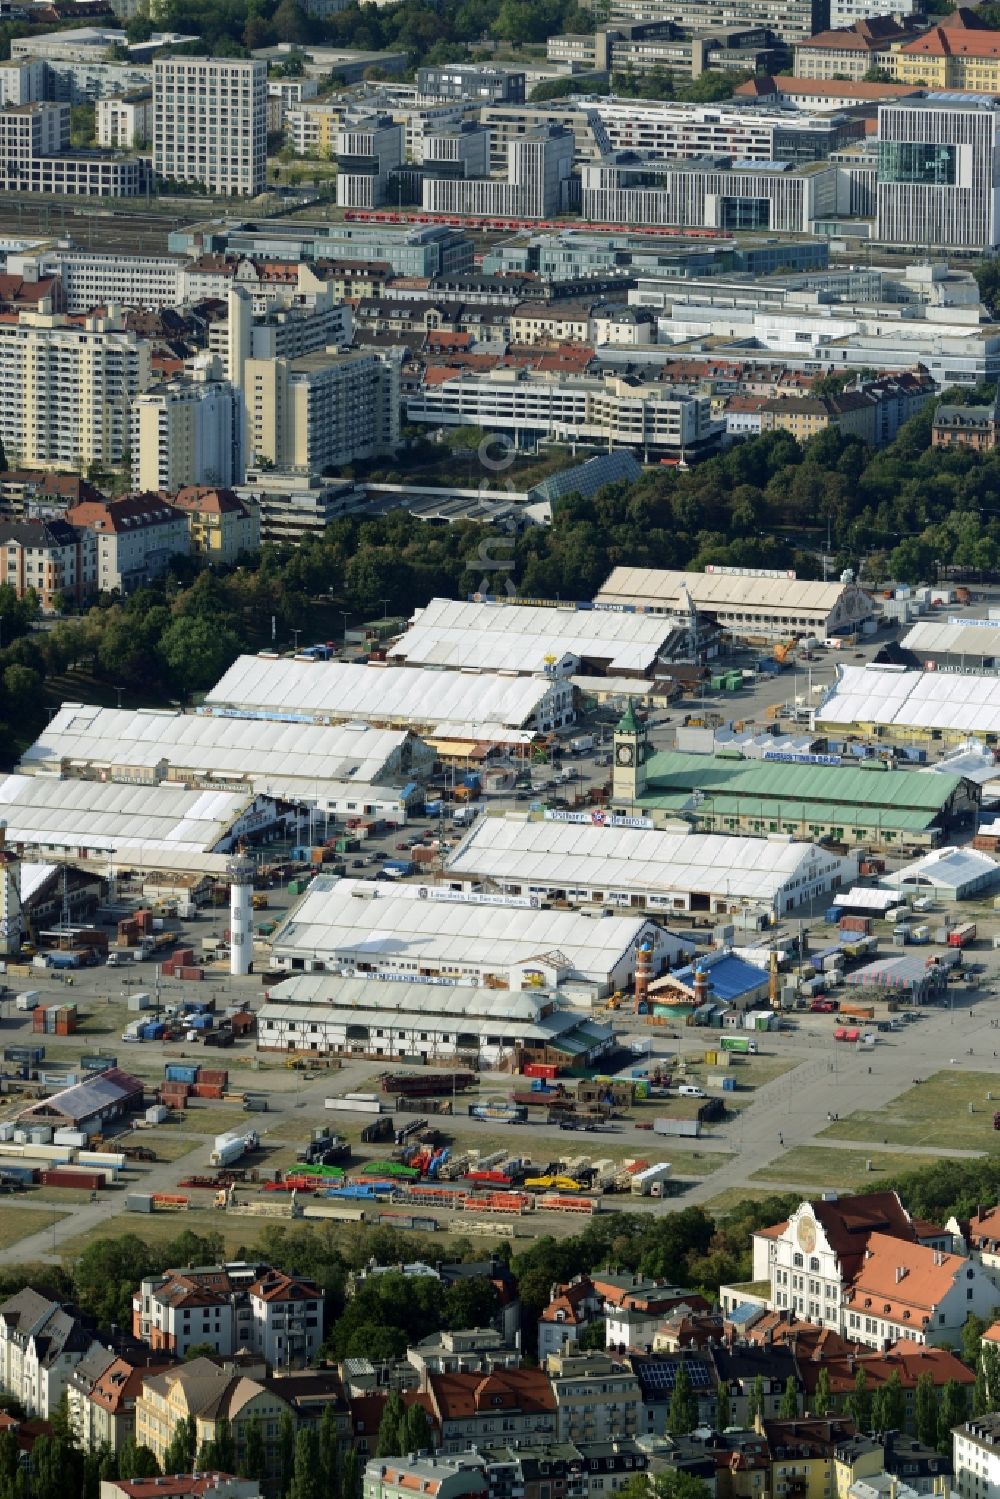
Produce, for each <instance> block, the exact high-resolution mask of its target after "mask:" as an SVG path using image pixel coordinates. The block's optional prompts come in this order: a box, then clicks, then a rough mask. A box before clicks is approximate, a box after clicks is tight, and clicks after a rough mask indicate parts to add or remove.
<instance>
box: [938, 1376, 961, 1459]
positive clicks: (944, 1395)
mask: <svg viewBox="0 0 1000 1499" xmlns="http://www.w3.org/2000/svg"><path fill="white" fill-rule="evenodd" d="M968 1414H969V1399H968V1396H967V1395H966V1392H965V1387H964V1386H963V1385H960V1384H959V1382H958V1380H957V1379H949V1380H948V1383H947V1384H946V1385H945V1387H944V1389H943V1390H942V1391H941V1405H940V1408H939V1410H938V1437H937V1447H938V1451H939V1452H941V1453H943V1454H944V1455H945V1456H947V1455H948V1454H949V1453H950V1452H951V1448H952V1441H951V1433H952V1430H953V1429H954V1427H956V1426H961V1424H962V1422H963V1421H965V1420H966V1419H967V1418H968Z"/></svg>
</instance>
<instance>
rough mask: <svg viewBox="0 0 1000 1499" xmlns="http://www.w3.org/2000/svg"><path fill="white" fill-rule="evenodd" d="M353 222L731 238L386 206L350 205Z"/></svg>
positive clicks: (656, 227)
mask: <svg viewBox="0 0 1000 1499" xmlns="http://www.w3.org/2000/svg"><path fill="white" fill-rule="evenodd" d="M344 218H345V220H346V221H347V223H349V224H445V225H446V226H447V227H448V228H449V229H489V230H496V229H504V230H511V229H513V230H518V229H531V230H538V229H582V230H584V231H592V232H594V233H597V234H649V235H660V236H663V237H664V238H674V239H723V240H725V239H731V238H732V236H731V235H730V234H727V233H725V232H724V231H723V230H721V229H679V228H677V227H675V226H673V225H669V226H668V225H666V224H593V223H590V222H588V221H587V220H580V219H491V218H479V217H478V216H477V215H474V214H454V213H423V212H420V213H416V212H414V213H402V212H399V211H398V210H397V211H396V212H390V211H389V210H388V209H385V208H349V209H348V210H347V211H346V212H345V214H344Z"/></svg>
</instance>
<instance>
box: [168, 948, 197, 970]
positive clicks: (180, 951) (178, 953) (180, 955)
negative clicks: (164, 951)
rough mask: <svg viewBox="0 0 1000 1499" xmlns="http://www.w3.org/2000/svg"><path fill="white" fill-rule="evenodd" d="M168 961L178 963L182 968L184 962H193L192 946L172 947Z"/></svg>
mask: <svg viewBox="0 0 1000 1499" xmlns="http://www.w3.org/2000/svg"><path fill="white" fill-rule="evenodd" d="M170 961H171V963H179V964H180V965H181V967H182V968H183V967H184V965H185V964H186V963H193V962H194V948H193V947H176V948H174V951H173V952H172V953H171V954H170Z"/></svg>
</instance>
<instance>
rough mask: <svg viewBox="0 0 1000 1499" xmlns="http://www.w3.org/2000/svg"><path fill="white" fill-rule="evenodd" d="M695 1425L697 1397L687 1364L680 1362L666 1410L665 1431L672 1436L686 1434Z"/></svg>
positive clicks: (696, 1422)
mask: <svg viewBox="0 0 1000 1499" xmlns="http://www.w3.org/2000/svg"><path fill="white" fill-rule="evenodd" d="M697 1425H698V1397H697V1395H696V1394H695V1392H694V1386H693V1385H692V1383H691V1376H690V1374H689V1373H688V1369H687V1365H686V1364H680V1365H679V1366H678V1369H677V1376H676V1378H675V1379H674V1388H673V1393H672V1394H671V1396H670V1405H669V1408H668V1410H667V1433H668V1435H669V1436H672V1437H682V1436H686V1435H687V1433H688V1432H689V1431H694V1429H695V1427H696V1426H697Z"/></svg>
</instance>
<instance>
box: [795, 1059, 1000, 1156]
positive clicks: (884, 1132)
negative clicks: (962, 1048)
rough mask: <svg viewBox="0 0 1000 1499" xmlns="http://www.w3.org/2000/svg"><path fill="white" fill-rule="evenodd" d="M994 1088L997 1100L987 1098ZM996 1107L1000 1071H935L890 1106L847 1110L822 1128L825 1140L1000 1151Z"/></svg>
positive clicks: (929, 1148)
mask: <svg viewBox="0 0 1000 1499" xmlns="http://www.w3.org/2000/svg"><path fill="white" fill-rule="evenodd" d="M991 1090H992V1091H993V1093H994V1095H995V1100H996V1101H994V1102H990V1101H989V1100H988V1099H987V1097H986V1094H987V1093H988V1092H990V1091H991ZM970 1103H973V1104H975V1106H976V1112H975V1113H974V1114H970V1113H969V1104H970ZM998 1108H1000V1073H995V1072H994V1073H989V1072H958V1071H955V1072H936V1073H935V1074H934V1075H933V1077H929V1078H927V1079H926V1080H925V1081H924V1082H922V1083H920V1084H919V1085H918V1086H917V1087H915V1088H910V1089H909V1090H908V1091H907V1092H906V1093H903V1094H901V1095H900V1097H899V1098H897V1099H895V1100H894V1102H893V1104H892V1107H891V1109H886V1110H879V1111H878V1112H874V1111H872V1112H867V1111H863V1110H859V1111H858V1112H857V1113H856V1114H849V1115H848V1116H847V1118H846V1119H839V1120H838V1121H837V1123H836V1124H831V1125H829V1126H828V1127H827V1128H826V1129H825V1130H823V1131H822V1138H824V1139H830V1140H888V1142H889V1144H890V1145H926V1146H927V1148H928V1150H937V1151H939V1152H941V1153H942V1154H943V1153H946V1151H945V1149H944V1142H947V1145H950V1146H954V1147H955V1148H957V1149H958V1150H987V1151H1000V1130H994V1128H993V1113H994V1110H996V1109H998ZM916 1164H919V1162H918V1163H916Z"/></svg>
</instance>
